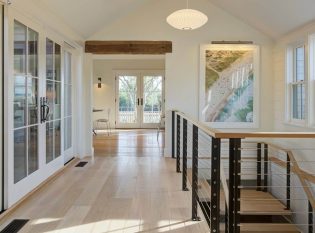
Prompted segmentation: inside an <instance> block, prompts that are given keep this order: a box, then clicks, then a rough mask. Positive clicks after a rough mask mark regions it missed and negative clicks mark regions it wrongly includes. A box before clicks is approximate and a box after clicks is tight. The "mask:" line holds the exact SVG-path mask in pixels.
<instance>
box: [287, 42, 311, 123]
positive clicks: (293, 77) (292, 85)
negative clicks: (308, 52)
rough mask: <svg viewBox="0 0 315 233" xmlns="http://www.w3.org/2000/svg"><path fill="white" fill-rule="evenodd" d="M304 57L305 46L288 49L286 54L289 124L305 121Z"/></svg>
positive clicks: (305, 82) (305, 87)
mask: <svg viewBox="0 0 315 233" xmlns="http://www.w3.org/2000/svg"><path fill="white" fill-rule="evenodd" d="M305 64H306V56H305V46H304V45H299V46H294V47H291V48H290V49H288V53H287V83H288V90H287V98H288V99H287V107H288V111H287V115H288V116H287V120H288V121H289V122H291V123H304V122H305V119H306V112H307V109H306V107H307V105H306V90H307V86H306V85H307V78H306V77H307V75H306V67H305Z"/></svg>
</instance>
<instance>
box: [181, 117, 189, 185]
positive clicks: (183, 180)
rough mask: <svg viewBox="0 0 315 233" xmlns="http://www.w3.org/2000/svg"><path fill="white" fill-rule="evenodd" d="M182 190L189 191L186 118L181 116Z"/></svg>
mask: <svg viewBox="0 0 315 233" xmlns="http://www.w3.org/2000/svg"><path fill="white" fill-rule="evenodd" d="M182 182H183V183H182V188H183V191H189V190H188V188H187V120H186V119H184V118H183V173H182Z"/></svg>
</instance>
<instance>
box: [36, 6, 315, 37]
mask: <svg viewBox="0 0 315 233" xmlns="http://www.w3.org/2000/svg"><path fill="white" fill-rule="evenodd" d="M33 1H35V2H37V3H38V4H42V5H44V6H45V8H49V9H50V10H51V11H52V13H54V14H55V15H57V16H58V17H60V18H61V19H62V20H63V21H64V22H65V23H67V24H68V26H70V27H71V28H73V29H74V30H75V31H76V32H77V33H78V34H79V35H81V36H82V37H84V38H88V37H90V36H91V35H93V34H94V33H96V32H98V31H99V30H101V29H102V28H104V27H105V26H107V25H110V24H111V23H112V22H114V21H115V20H117V19H119V18H121V17H124V16H125V15H127V14H129V13H131V12H132V11H135V10H137V9H138V8H140V7H141V6H143V5H144V4H149V3H150V2H153V1H161V0H33ZM168 1H170V0H168ZM183 1H184V0H183ZM192 1H194V0H192ZM208 1H209V4H210V3H213V4H214V5H215V6H217V7H220V8H222V9H223V10H225V11H227V12H228V13H230V14H232V15H234V16H236V17H237V18H240V19H241V20H243V21H245V22H246V23H248V24H250V25H252V26H253V27H255V28H256V29H258V30H260V31H262V32H263V33H265V34H267V35H269V36H270V37H272V38H274V39H277V38H279V37H281V36H283V35H285V34H286V33H288V32H290V31H292V30H294V29H296V28H298V27H299V26H302V25H304V24H306V23H308V22H310V21H313V20H315V13H314V12H315V1H314V0H208ZM162 3H163V4H167V1H161V4H162ZM179 8H182V6H179ZM156 10H158V9H156ZM161 23H162V22H161ZM163 23H164V21H163ZM218 23H219V22H218Z"/></svg>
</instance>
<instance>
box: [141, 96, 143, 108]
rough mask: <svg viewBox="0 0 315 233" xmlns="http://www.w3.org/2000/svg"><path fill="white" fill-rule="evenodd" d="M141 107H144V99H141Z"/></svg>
mask: <svg viewBox="0 0 315 233" xmlns="http://www.w3.org/2000/svg"><path fill="white" fill-rule="evenodd" d="M141 105H142V106H143V98H141Z"/></svg>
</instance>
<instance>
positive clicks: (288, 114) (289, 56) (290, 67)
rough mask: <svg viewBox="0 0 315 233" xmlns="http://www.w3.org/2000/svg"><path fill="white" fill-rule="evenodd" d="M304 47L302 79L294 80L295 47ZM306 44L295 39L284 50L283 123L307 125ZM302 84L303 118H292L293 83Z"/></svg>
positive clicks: (307, 62) (307, 83)
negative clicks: (303, 88)
mask: <svg viewBox="0 0 315 233" xmlns="http://www.w3.org/2000/svg"><path fill="white" fill-rule="evenodd" d="M299 47H304V80H303V81H297V82H296V81H294V79H295V75H296V49H297V48H299ZM308 54H309V53H308V46H307V44H306V43H305V42H304V41H297V42H295V43H292V44H290V45H288V47H287V48H286V52H285V106H284V107H285V116H284V119H285V121H284V123H285V124H287V125H292V126H298V127H307V126H308V122H309V120H308V119H309V103H310V101H309V97H308V96H309V95H308V90H309V78H308V75H309V72H308V67H309V65H308V64H309V59H308ZM299 83H301V84H303V85H304V87H305V106H304V111H305V112H304V117H305V118H304V119H295V118H293V93H292V86H293V84H299Z"/></svg>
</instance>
